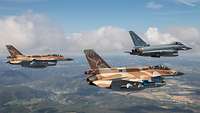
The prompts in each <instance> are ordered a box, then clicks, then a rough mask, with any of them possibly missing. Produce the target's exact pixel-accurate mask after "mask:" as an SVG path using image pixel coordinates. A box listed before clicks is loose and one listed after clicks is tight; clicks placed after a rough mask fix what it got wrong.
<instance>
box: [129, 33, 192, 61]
mask: <svg viewBox="0 0 200 113" xmlns="http://www.w3.org/2000/svg"><path fill="white" fill-rule="evenodd" d="M129 34H130V36H131V38H132V41H133V43H134V45H135V47H133V49H132V51H126V53H130V54H131V55H138V56H150V57H157V58H160V57H161V56H163V57H175V56H178V51H179V50H189V49H192V48H190V47H188V46H185V45H184V44H182V43H181V42H173V43H171V44H162V45H150V44H147V43H146V42H145V41H144V40H142V39H141V38H140V37H139V36H138V35H137V34H136V33H135V32H133V31H129Z"/></svg>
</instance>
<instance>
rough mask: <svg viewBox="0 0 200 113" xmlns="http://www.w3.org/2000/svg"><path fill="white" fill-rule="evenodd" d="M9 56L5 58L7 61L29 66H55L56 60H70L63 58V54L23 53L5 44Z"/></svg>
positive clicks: (69, 59)
mask: <svg viewBox="0 0 200 113" xmlns="http://www.w3.org/2000/svg"><path fill="white" fill-rule="evenodd" d="M6 47H7V49H8V52H9V53H10V56H8V57H7V58H8V59H9V61H8V62H7V63H9V64H13V65H21V66H23V67H31V68H45V67H47V66H55V65H56V64H57V61H71V60H73V59H72V58H67V59H65V58H64V56H62V55H58V54H48V55H23V54H22V53H21V52H19V51H18V50H17V49H16V48H15V47H14V46H12V45H6Z"/></svg>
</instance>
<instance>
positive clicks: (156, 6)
mask: <svg viewBox="0 0 200 113" xmlns="http://www.w3.org/2000/svg"><path fill="white" fill-rule="evenodd" d="M146 7H147V8H150V9H160V8H162V7H163V5H162V4H158V3H155V2H153V1H151V2H148V3H147V4H146Z"/></svg>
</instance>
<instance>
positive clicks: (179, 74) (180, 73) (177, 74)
mask: <svg viewBox="0 0 200 113" xmlns="http://www.w3.org/2000/svg"><path fill="white" fill-rule="evenodd" d="M181 75H184V73H183V72H177V73H176V76H181Z"/></svg>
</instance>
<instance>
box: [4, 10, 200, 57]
mask: <svg viewBox="0 0 200 113" xmlns="http://www.w3.org/2000/svg"><path fill="white" fill-rule="evenodd" d="M0 28H1V30H0V40H1V41H0V53H1V54H2V53H4V54H5V53H6V54H7V50H6V48H5V45H6V44H13V45H15V46H16V47H17V48H19V49H20V50H23V51H25V52H26V53H49V52H51V53H52V52H57V53H64V54H67V53H68V54H69V52H71V53H72V52H73V53H80V52H82V50H83V49H86V48H92V49H95V50H98V51H107V52H116V51H119V52H123V51H125V50H130V49H131V48H132V47H133V43H132V41H131V38H130V36H129V34H128V31H127V30H125V29H123V28H119V27H113V26H103V27H100V28H98V29H95V30H91V31H86V32H78V33H72V34H70V35H68V36H66V35H65V32H64V30H63V29H62V27H59V26H58V25H55V24H53V22H52V21H50V20H49V19H48V18H47V17H46V16H44V15H41V14H33V13H31V12H28V13H25V14H23V15H20V16H9V17H5V18H0ZM140 36H142V35H140ZM142 38H144V40H146V41H147V42H149V43H150V44H163V43H171V42H173V41H180V42H183V43H184V44H186V45H189V46H191V47H192V48H193V50H195V51H196V52H199V51H200V50H199V48H200V31H199V29H197V28H193V27H173V28H169V29H167V30H164V31H163V32H160V31H159V30H158V28H156V27H149V28H148V30H147V31H146V32H145V33H144V37H142Z"/></svg>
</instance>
